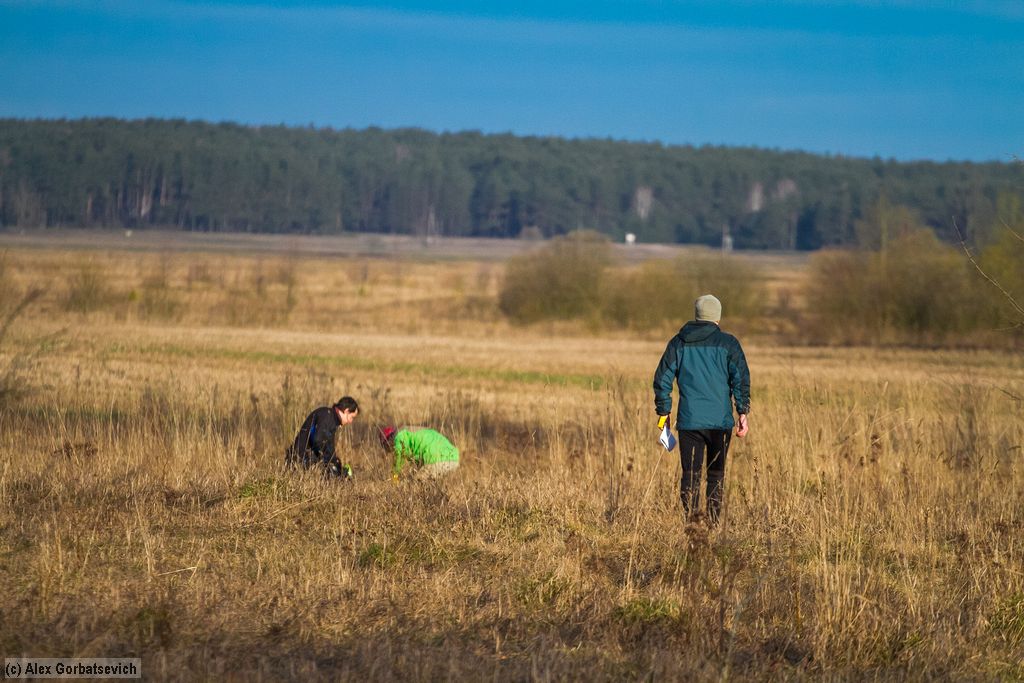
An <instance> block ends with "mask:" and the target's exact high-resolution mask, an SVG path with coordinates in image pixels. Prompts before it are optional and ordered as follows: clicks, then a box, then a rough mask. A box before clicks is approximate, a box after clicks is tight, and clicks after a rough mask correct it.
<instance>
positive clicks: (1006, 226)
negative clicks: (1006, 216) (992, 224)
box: [999, 218, 1024, 242]
mask: <svg viewBox="0 0 1024 683" xmlns="http://www.w3.org/2000/svg"><path fill="white" fill-rule="evenodd" d="M999 222H1000V223H1002V224H1003V227H1004V228H1006V229H1007V230H1009V231H1010V234H1011V235H1013V236H1014V237H1016V238H1017V239H1019V240H1020V241H1021V242H1024V235H1021V234H1020V233H1019V232H1017V231H1016V230H1014V229H1013V228H1011V227H1010V226H1009V225H1008V224H1007V222H1006V221H1005V220H1003V219H1002V218H1000V219H999Z"/></svg>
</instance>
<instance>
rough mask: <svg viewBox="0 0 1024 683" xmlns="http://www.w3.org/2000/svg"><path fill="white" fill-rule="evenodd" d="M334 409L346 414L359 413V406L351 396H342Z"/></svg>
mask: <svg viewBox="0 0 1024 683" xmlns="http://www.w3.org/2000/svg"><path fill="white" fill-rule="evenodd" d="M334 407H335V408H337V409H338V410H340V411H341V412H345V411H346V410H347V411H349V412H350V413H357V412H359V404H358V403H356V400H355V399H354V398H352V397H351V396H342V397H341V398H339V399H338V402H337V403H335V404H334Z"/></svg>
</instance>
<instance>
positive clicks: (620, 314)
mask: <svg viewBox="0 0 1024 683" xmlns="http://www.w3.org/2000/svg"><path fill="white" fill-rule="evenodd" d="M605 284H606V287H605V293H604V297H603V303H604V313H605V319H606V320H608V321H609V322H612V323H615V324H616V325H620V326H624V327H633V328H638V329H646V328H651V327H655V326H658V325H662V324H664V323H665V322H666V321H683V320H689V319H690V318H692V316H693V302H694V300H695V299H696V298H697V297H698V296H700V295H702V294H714V295H715V296H716V297H718V298H719V299H720V300H721V302H722V309H723V310H722V314H723V316H727V317H728V318H729V319H730V320H744V319H750V318H752V317H754V316H756V315H758V314H759V313H760V312H761V309H762V308H763V304H764V301H765V299H766V293H765V291H764V277H763V275H762V274H761V273H760V271H759V270H758V269H756V268H754V267H753V266H751V265H750V264H748V263H746V262H745V261H743V260H741V259H738V258H735V257H724V256H723V257H696V258H694V257H684V258H679V259H676V260H674V261H649V262H647V263H644V264H643V265H641V266H640V267H639V268H636V269H633V270H629V271H625V272H622V273H620V274H619V275H618V276H617V277H615V278H608V279H607V280H606V283H605Z"/></svg>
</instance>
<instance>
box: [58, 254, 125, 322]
mask: <svg viewBox="0 0 1024 683" xmlns="http://www.w3.org/2000/svg"><path fill="white" fill-rule="evenodd" d="M67 287H68V288H67V294H66V295H65V298H64V310H66V311H72V312H75V313H92V312H93V311H97V310H99V309H101V308H104V307H105V306H107V305H108V304H110V303H111V301H112V300H113V294H112V292H111V290H110V285H109V284H108V282H107V277H106V275H105V274H104V273H103V272H102V271H101V270H100V268H99V266H97V265H96V264H95V263H92V262H87V263H83V264H81V265H80V266H79V267H78V268H77V269H76V270H75V271H74V272H72V273H71V275H70V276H68V281H67Z"/></svg>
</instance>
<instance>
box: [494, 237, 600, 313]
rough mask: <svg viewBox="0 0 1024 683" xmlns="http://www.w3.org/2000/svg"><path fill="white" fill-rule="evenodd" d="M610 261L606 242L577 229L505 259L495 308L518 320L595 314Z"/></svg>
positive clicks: (597, 311) (598, 310)
mask: <svg viewBox="0 0 1024 683" xmlns="http://www.w3.org/2000/svg"><path fill="white" fill-rule="evenodd" d="M608 262H609V245H608V240H607V239H606V238H604V237H603V236H600V235H598V234H597V233H593V232H587V231H578V232H574V233H571V234H569V235H567V236H565V237H558V238H556V239H554V240H552V241H551V242H549V243H548V244H547V245H545V246H544V247H542V248H540V249H538V250H537V251H534V252H531V253H529V254H524V255H522V256H516V257H515V258H513V259H512V260H510V261H509V263H508V268H507V270H506V272H505V281H504V283H503V285H502V288H501V293H500V295H499V297H498V306H499V307H500V309H501V311H502V312H503V313H505V315H507V316H509V317H510V318H511V319H512V320H514V321H515V322H519V323H530V322H536V321H539V320H552V319H571V318H584V317H590V318H595V317H598V316H599V315H600V311H601V293H602V284H603V282H604V276H605V269H606V267H607V266H608Z"/></svg>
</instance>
